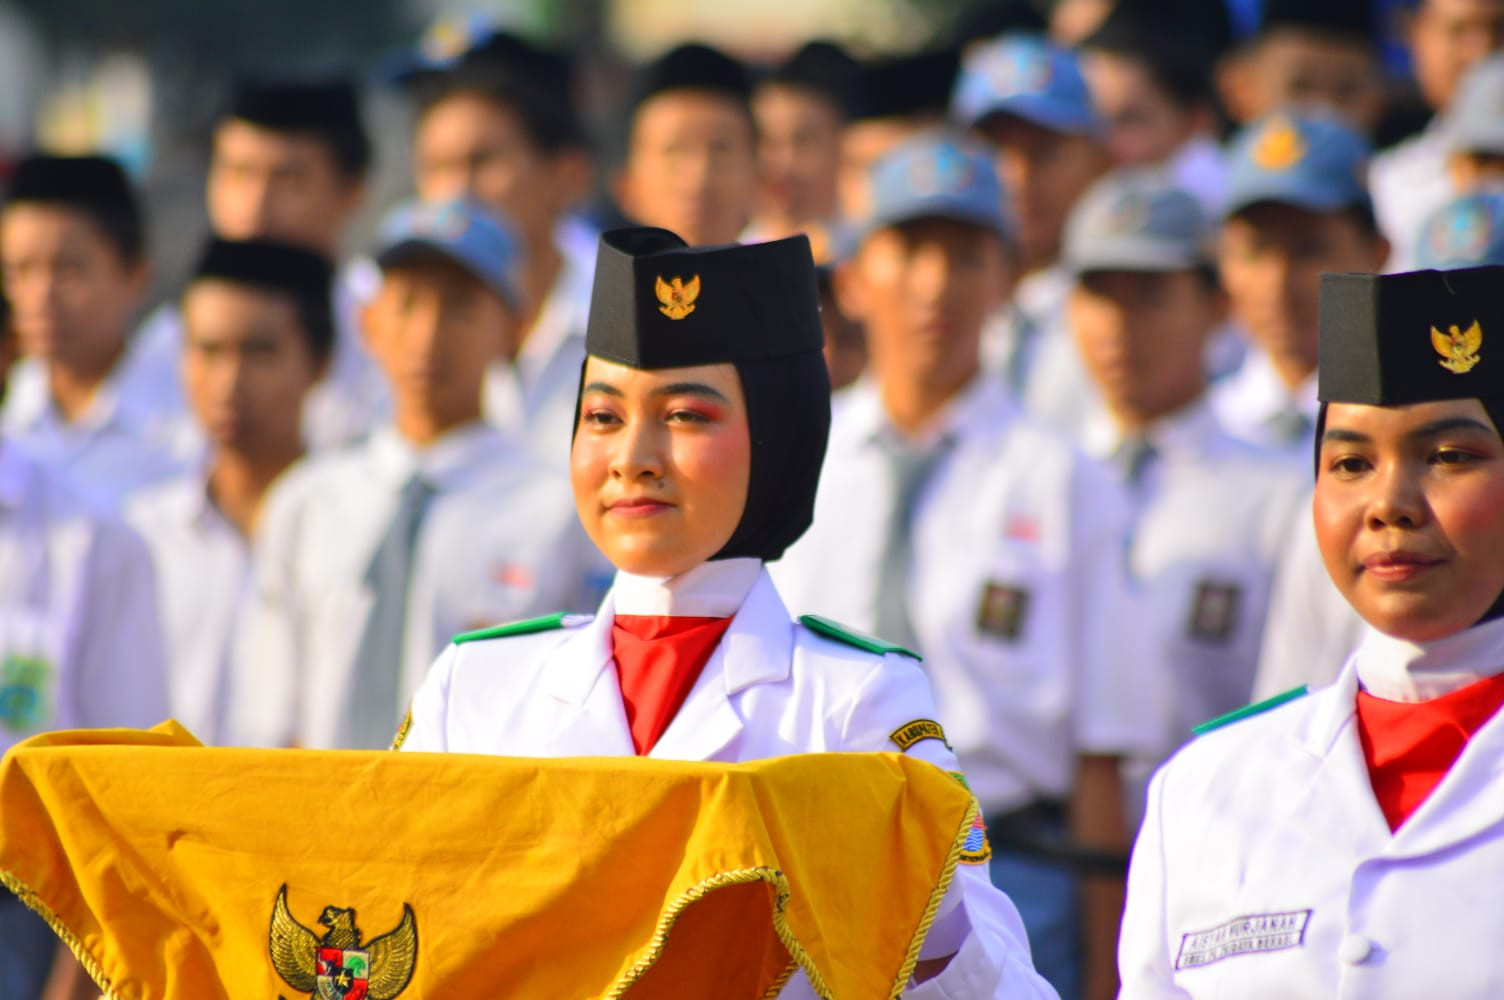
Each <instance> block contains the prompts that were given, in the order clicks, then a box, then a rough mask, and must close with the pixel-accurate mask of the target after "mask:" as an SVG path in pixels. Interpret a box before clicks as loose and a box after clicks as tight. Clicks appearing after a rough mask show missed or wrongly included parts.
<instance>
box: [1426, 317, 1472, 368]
mask: <svg viewBox="0 0 1504 1000" xmlns="http://www.w3.org/2000/svg"><path fill="white" fill-rule="evenodd" d="M1431 346H1432V347H1434V348H1436V353H1437V354H1440V355H1441V360H1440V361H1438V362H1436V363H1437V364H1439V365H1441V367H1443V368H1445V369H1446V370H1447V371H1449V372H1451V373H1452V374H1453V375H1464V374H1466V373H1468V372H1470V371H1472V370H1473V366H1474V365H1476V364H1477V363H1478V361H1479V358H1478V349H1479V348H1480V347H1482V346H1483V328H1482V327H1481V326H1479V325H1478V321H1477V320H1473V325H1472V326H1470V327H1468V328H1467V329H1466V330H1459V329H1457V324H1456V323H1453V324H1452V325H1450V326H1448V327H1447V332H1446V333H1442V332H1441V331H1440V330H1438V329H1436V327H1434V326H1433V327H1431Z"/></svg>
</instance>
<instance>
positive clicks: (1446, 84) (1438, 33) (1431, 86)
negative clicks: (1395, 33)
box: [1410, 0, 1504, 111]
mask: <svg viewBox="0 0 1504 1000" xmlns="http://www.w3.org/2000/svg"><path fill="white" fill-rule="evenodd" d="M1500 49H1504V0H1421V3H1420V5H1419V7H1417V9H1416V11H1415V14H1414V15H1413V17H1412V18H1411V21H1410V55H1411V58H1412V59H1413V61H1414V66H1415V82H1416V84H1417V85H1419V87H1420V93H1421V96H1422V97H1424V98H1425V99H1426V103H1427V104H1429V105H1430V106H1431V107H1432V108H1435V109H1436V110H1438V111H1444V110H1446V108H1447V107H1448V106H1450V105H1451V103H1452V97H1453V95H1455V94H1456V92H1457V84H1458V83H1459V82H1461V80H1462V78H1463V76H1465V75H1466V74H1467V71H1468V69H1469V68H1470V67H1471V66H1472V65H1473V63H1475V62H1477V61H1478V60H1480V59H1482V58H1483V57H1484V56H1486V55H1488V54H1489V53H1490V52H1497V51H1498V50H1500Z"/></svg>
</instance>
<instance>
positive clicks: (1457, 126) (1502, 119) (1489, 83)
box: [1446, 53, 1504, 155]
mask: <svg viewBox="0 0 1504 1000" xmlns="http://www.w3.org/2000/svg"><path fill="white" fill-rule="evenodd" d="M1446 129H1447V133H1448V135H1449V136H1450V137H1451V146H1452V149H1454V150H1456V151H1458V152H1462V153H1491V154H1494V155H1500V154H1504V53H1495V54H1494V55H1491V56H1489V57H1488V58H1487V59H1484V60H1481V61H1480V62H1478V63H1475V64H1474V65H1473V68H1472V69H1470V70H1468V72H1467V75H1466V76H1464V77H1463V78H1462V83H1461V84H1459V85H1458V88H1457V99H1456V100H1455V101H1453V102H1452V107H1451V108H1450V110H1448V112H1447V117H1446Z"/></svg>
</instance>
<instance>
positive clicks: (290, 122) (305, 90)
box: [222, 79, 371, 175]
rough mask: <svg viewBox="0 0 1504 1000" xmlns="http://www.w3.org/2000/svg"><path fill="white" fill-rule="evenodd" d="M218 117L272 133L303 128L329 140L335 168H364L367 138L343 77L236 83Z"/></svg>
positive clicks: (368, 157)
mask: <svg viewBox="0 0 1504 1000" xmlns="http://www.w3.org/2000/svg"><path fill="white" fill-rule="evenodd" d="M222 117H223V118H235V119H239V120H240V121H245V122H250V123H251V124H252V125H259V126H261V127H262V128H265V129H270V130H272V131H275V132H307V133H311V134H313V135H317V136H319V137H320V138H322V139H324V140H325V141H326V142H327V143H329V145H330V147H331V149H332V151H333V153H334V156H335V159H336V161H337V162H338V163H339V166H340V169H341V170H343V171H344V172H346V173H347V174H352V175H358V174H362V173H364V172H365V170H366V168H367V167H368V166H369V165H370V160H371V142H370V137H369V136H368V135H367V134H366V130H365V126H364V125H363V124H362V123H361V119H360V102H359V100H358V99H357V98H356V95H355V87H354V85H353V84H352V83H351V82H350V81H349V80H347V79H327V80H259V79H244V80H241V81H239V83H237V84H236V86H235V89H234V92H233V93H232V94H231V95H230V101H229V104H228V105H226V107H225V111H224V114H223V116H222Z"/></svg>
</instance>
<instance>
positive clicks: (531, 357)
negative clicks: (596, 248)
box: [515, 247, 591, 379]
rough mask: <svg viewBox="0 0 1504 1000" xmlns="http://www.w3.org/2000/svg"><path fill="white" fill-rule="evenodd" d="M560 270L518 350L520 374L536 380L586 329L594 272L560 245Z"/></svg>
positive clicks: (516, 365) (517, 363) (517, 367)
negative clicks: (584, 267) (583, 267)
mask: <svg viewBox="0 0 1504 1000" xmlns="http://www.w3.org/2000/svg"><path fill="white" fill-rule="evenodd" d="M558 251H559V273H558V274H557V275H556V276H555V277H554V283H553V285H551V286H550V287H549V290H548V295H547V297H546V298H544V300H543V304H542V306H541V307H540V308H539V310H538V315H537V317H536V318H535V319H534V320H533V325H532V328H531V329H530V330H528V334H527V339H526V340H525V341H523V343H522V349H521V350H520V351H519V352H518V353H517V361H516V363H515V367H516V369H517V371H518V374H519V375H524V376H528V377H530V378H532V379H536V378H537V377H538V375H539V374H540V373H541V372H542V371H543V370H544V369H545V368H547V367H548V363H549V362H550V361H552V360H553V358H554V355H555V354H558V353H559V349H560V348H561V347H563V345H564V344H565V342H566V341H568V340H569V338H570V337H571V335H578V334H580V333H582V332H583V330H584V323H585V308H584V307H585V304H586V303H587V302H589V301H590V281H591V274H590V272H588V271H584V270H582V269H581V267H580V265H579V262H578V261H577V260H576V259H575V257H574V255H573V254H571V253H570V252H569V251H568V250H567V249H565V248H564V247H559V248H558Z"/></svg>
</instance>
